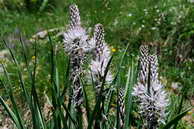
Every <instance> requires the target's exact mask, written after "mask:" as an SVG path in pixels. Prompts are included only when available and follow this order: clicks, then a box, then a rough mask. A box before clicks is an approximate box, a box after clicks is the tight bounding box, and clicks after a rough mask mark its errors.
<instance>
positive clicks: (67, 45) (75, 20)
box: [63, 4, 95, 53]
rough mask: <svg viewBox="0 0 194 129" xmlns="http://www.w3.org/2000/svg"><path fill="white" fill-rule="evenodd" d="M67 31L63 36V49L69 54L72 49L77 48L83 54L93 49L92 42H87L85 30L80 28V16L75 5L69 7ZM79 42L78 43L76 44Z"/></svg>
mask: <svg viewBox="0 0 194 129" xmlns="http://www.w3.org/2000/svg"><path fill="white" fill-rule="evenodd" d="M69 10H70V25H69V29H68V30H67V31H66V32H65V33H64V34H63V37H64V38H63V42H64V49H65V51H66V52H68V53H71V51H72V50H74V48H76V47H79V48H80V49H82V50H83V52H88V51H91V50H93V49H94V46H95V44H94V42H92V40H91V41H89V36H88V35H87V32H86V30H85V29H84V28H83V27H82V26H81V21H80V15H79V10H78V7H77V5H74V4H73V5H71V6H70V7H69ZM78 40H79V42H78Z"/></svg>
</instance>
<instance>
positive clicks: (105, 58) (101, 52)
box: [90, 24, 113, 94]
mask: <svg viewBox="0 0 194 129" xmlns="http://www.w3.org/2000/svg"><path fill="white" fill-rule="evenodd" d="M93 39H94V41H95V53H94V56H95V57H94V59H93V60H92V61H91V64H90V69H91V74H92V77H93V79H94V82H95V84H96V87H95V89H96V92H97V94H98V93H99V91H100V89H101V88H100V86H101V82H102V79H103V78H104V76H105V71H106V68H107V65H108V62H109V60H110V57H111V56H110V50H109V47H108V46H107V44H106V42H105V41H104V29H103V26H102V25H101V24H97V25H95V30H94V36H93ZM112 79H113V77H112V74H111V72H110V71H108V73H107V75H106V78H105V82H107V83H110V82H111V81H112Z"/></svg>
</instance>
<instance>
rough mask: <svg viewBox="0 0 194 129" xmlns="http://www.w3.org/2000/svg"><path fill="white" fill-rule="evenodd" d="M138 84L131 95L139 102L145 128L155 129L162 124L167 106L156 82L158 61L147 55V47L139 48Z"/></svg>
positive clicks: (166, 101) (160, 86)
mask: <svg viewBox="0 0 194 129" xmlns="http://www.w3.org/2000/svg"><path fill="white" fill-rule="evenodd" d="M140 54H141V56H140V72H139V82H138V83H137V84H136V86H135V87H134V91H133V93H132V94H133V95H134V96H135V97H137V100H138V102H139V110H140V114H141V116H142V118H143V119H144V122H145V124H144V126H145V128H149V129H156V128H157V127H158V126H159V124H160V123H164V118H165V116H166V113H165V111H166V110H165V109H166V107H167V106H168V99H167V94H166V93H165V91H164V89H163V85H162V84H161V83H160V81H159V80H158V59H157V56H156V55H149V53H148V46H144V45H143V46H141V47H140Z"/></svg>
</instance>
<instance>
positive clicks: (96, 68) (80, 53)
mask: <svg viewBox="0 0 194 129" xmlns="http://www.w3.org/2000/svg"><path fill="white" fill-rule="evenodd" d="M69 12H70V24H69V28H68V30H67V31H66V32H65V33H64V34H63V43H64V49H65V52H67V53H68V55H69V56H70V63H71V72H70V79H71V81H72V88H73V98H72V100H73V103H74V105H75V107H79V106H80V105H81V104H82V103H83V91H82V85H81V80H80V76H81V75H82V73H83V68H82V67H83V61H84V58H85V56H86V54H88V53H89V54H91V53H92V51H94V58H93V60H92V61H91V64H90V68H91V73H92V76H93V77H94V80H95V82H96V90H97V92H99V86H100V85H101V84H100V82H101V79H102V78H103V77H104V76H105V69H106V67H107V64H108V61H109V59H110V50H109V47H108V46H107V45H106V43H105V41H104V30H103V26H102V25H101V24H97V25H96V26H95V30H94V35H93V37H92V38H90V37H89V36H88V34H87V32H86V30H85V29H84V28H83V27H82V26H81V20H80V15H79V10H78V7H77V5H75V4H73V5H71V6H70V7H69ZM111 80H112V75H111V74H110V72H108V75H107V77H106V81H107V82H110V81H111Z"/></svg>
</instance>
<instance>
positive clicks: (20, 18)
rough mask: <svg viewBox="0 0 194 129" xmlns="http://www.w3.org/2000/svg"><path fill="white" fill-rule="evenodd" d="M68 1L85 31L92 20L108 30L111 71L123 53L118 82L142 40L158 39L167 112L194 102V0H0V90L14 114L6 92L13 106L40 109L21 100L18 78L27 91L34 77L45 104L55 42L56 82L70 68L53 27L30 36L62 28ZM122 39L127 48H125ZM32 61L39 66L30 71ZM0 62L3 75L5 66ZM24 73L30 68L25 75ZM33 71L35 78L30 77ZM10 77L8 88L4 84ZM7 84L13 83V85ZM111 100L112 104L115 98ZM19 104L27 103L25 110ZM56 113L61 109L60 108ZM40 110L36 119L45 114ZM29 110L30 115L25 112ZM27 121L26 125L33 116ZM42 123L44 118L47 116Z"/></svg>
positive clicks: (193, 124) (184, 124)
mask: <svg viewBox="0 0 194 129" xmlns="http://www.w3.org/2000/svg"><path fill="white" fill-rule="evenodd" d="M71 3H76V4H77V5H78V7H79V9H80V12H81V18H82V22H83V24H84V26H85V27H87V28H89V30H90V29H91V30H92V29H93V27H94V25H95V24H96V23H101V24H103V26H104V28H105V32H106V35H105V39H106V41H107V42H108V44H109V45H110V48H111V49H112V53H113V54H114V58H113V61H112V66H111V68H112V70H113V71H117V68H118V67H117V66H118V65H117V64H118V62H120V61H121V57H122V56H123V55H125V56H124V58H123V60H122V62H123V63H122V64H121V65H120V66H119V68H120V74H119V79H118V82H117V83H118V85H120V86H125V85H126V82H127V77H126V75H128V67H130V68H131V67H132V65H134V66H133V67H137V66H136V65H137V58H138V55H139V54H138V50H139V46H140V45H141V44H142V43H146V44H149V45H153V46H157V47H158V49H159V53H158V54H159V55H160V56H159V64H160V69H159V71H160V72H159V73H160V80H161V81H162V83H163V84H164V85H165V88H166V90H168V91H169V93H170V96H171V99H172V100H173V102H174V103H172V106H169V108H171V110H170V111H172V112H170V113H169V114H170V115H169V117H168V119H169V120H170V119H172V118H174V116H176V115H177V114H180V113H181V112H183V111H184V110H185V109H187V108H188V107H189V106H190V105H194V86H193V83H194V13H193V12H194V3H193V2H192V1H189V0H160V1H156V0H141V1H140V0H139V1H138V0H9V1H8V0H0V28H1V29H0V37H1V41H0V50H1V51H0V63H1V64H3V66H1V68H0V72H1V73H0V79H1V81H2V83H1V85H0V95H1V96H2V98H3V99H4V100H5V102H6V103H7V104H8V105H10V106H11V108H13V110H14V112H15V113H16V112H17V109H14V104H13V101H12V99H10V95H11V94H12V95H13V96H14V99H15V101H16V105H17V104H18V105H19V107H20V110H21V112H22V113H21V115H22V116H23V115H24V114H25V112H26V111H27V110H28V108H27V107H28V106H27V105H28V104H29V105H31V110H33V111H34V112H37V111H39V110H38V109H36V108H33V106H34V105H36V104H37V103H36V102H34V103H33V102H30V100H28V102H29V103H28V104H23V103H24V102H25V101H26V98H25V97H24V96H25V95H24V94H25V93H24V92H25V90H24V89H22V87H21V83H22V82H24V84H25V88H26V90H27V91H31V90H32V89H33V84H34V83H33V82H36V92H37V93H36V92H35V93H32V94H33V95H35V96H33V97H34V99H35V100H36V99H40V100H39V101H40V105H41V106H40V107H44V106H45V105H44V103H42V102H45V103H46V102H47V100H46V98H47V97H43V96H45V94H46V96H47V95H48V96H49V97H48V98H50V97H51V96H52V93H53V92H52V90H53V89H52V88H51V87H52V85H53V84H52V83H51V82H52V80H51V76H52V73H51V72H50V71H51V70H50V69H51V66H52V65H51V64H52V54H51V53H52V51H51V50H52V49H54V50H53V51H54V52H56V53H55V55H53V58H54V62H55V63H56V66H55V67H56V68H57V71H58V73H57V74H58V76H56V78H58V80H60V81H59V83H58V88H59V89H63V88H64V87H65V85H64V82H65V70H66V68H67V67H65V66H67V65H68V63H67V62H68V59H67V57H66V56H65V55H64V53H63V49H62V47H61V46H60V43H59V40H58V37H55V36H56V35H55V34H56V33H52V34H50V39H49V38H48V36H45V37H43V38H42V39H38V40H37V41H36V44H35V43H32V42H31V40H30V39H31V38H32V36H33V35H34V34H36V33H37V32H39V31H43V30H48V29H52V28H61V27H64V28H65V27H66V26H67V24H68V6H69V5H70V4H71ZM6 45H7V47H6ZM127 45H129V48H128V49H127V50H126V46H127ZM8 48H10V49H11V51H13V53H14V59H16V60H17V62H12V59H13V57H11V55H10V53H9V52H8ZM125 50H126V53H125ZM132 62H133V63H132ZM35 64H36V65H35ZM34 66H36V70H35V71H36V72H35V73H34V71H33V69H34ZM4 67H5V68H6V71H7V72H6V74H7V76H5V73H4V72H3V71H4V70H5V68H4ZM135 69H136V68H134V70H135ZM29 73H31V74H32V75H30V76H28V75H29ZM20 74H21V75H22V79H21V78H20ZM18 75H19V78H18ZM35 75H36V80H34V79H33V77H34V76H35ZM55 75H56V73H55ZM29 77H31V78H29ZM56 78H55V79H56ZM31 81H32V82H31ZM5 84H6V85H5ZM8 84H9V86H10V87H8V86H7V85H8ZM10 89H12V90H11V91H10ZM86 92H88V98H89V99H91V100H92V98H93V95H92V93H90V92H91V88H90V87H89V86H88V87H86ZM60 93H62V91H60ZM36 94H37V96H36ZM56 94H58V93H56ZM42 100H43V101H42ZM57 103H60V102H57ZM112 106H113V107H114V105H112ZM23 107H26V108H25V109H23ZM34 107H36V106H34ZM38 107H39V106H38ZM92 107H94V104H93V106H92V104H91V108H92ZM4 110H5V109H4V108H3V107H2V106H0V111H2V112H1V113H0V123H2V126H3V124H4V123H3V122H4V121H3V119H4V118H5V116H6V115H7V114H6V113H5V112H4ZM59 112H62V111H61V110H59ZM132 114H133V116H135V114H136V111H135V109H134V110H132ZM39 115H40V116H39V120H40V121H41V119H42V118H41V117H42V116H41V114H39ZM56 116H57V115H56ZM27 117H29V116H28V115H27ZM137 117H138V116H137ZM17 118H18V116H17ZM61 119H62V118H61ZM65 119H66V118H65ZM136 119H138V118H134V119H133V121H132V123H131V125H132V126H136V125H138V122H136ZM193 120H194V113H193V112H192V111H191V112H190V114H187V116H186V117H185V118H184V119H182V121H180V122H179V124H178V125H176V126H174V128H180V129H183V128H190V129H192V128H194V121H193ZM35 123H36V122H35ZM28 124H29V125H30V123H28ZM39 124H42V125H44V122H43V123H39ZM31 125H32V124H31ZM0 126H1V125H0ZM34 126H35V125H34ZM35 127H36V126H35Z"/></svg>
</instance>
